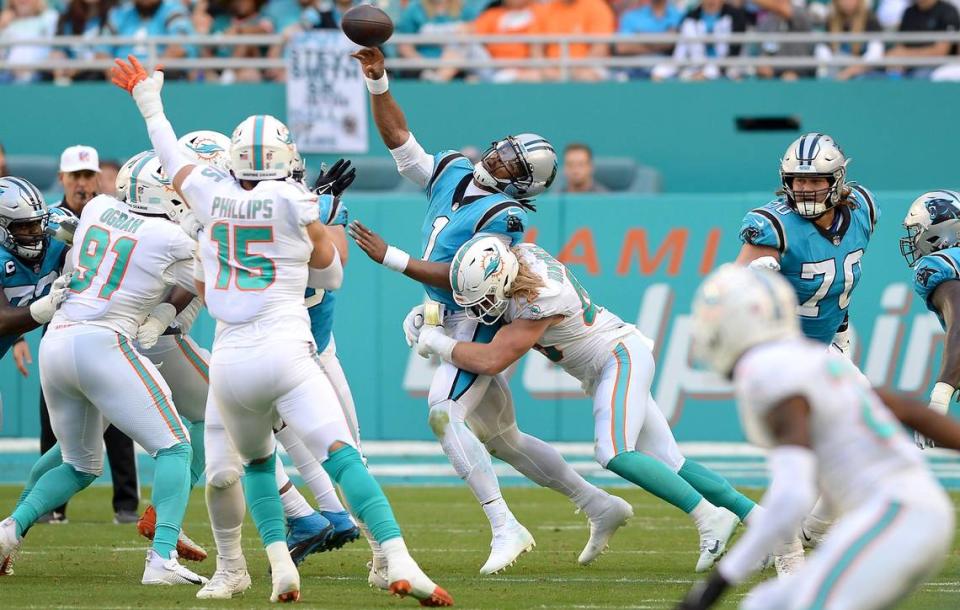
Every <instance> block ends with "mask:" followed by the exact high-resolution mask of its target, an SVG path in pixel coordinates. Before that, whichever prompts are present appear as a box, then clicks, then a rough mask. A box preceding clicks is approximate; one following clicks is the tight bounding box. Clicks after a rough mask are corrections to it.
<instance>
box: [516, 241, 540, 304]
mask: <svg viewBox="0 0 960 610" xmlns="http://www.w3.org/2000/svg"><path fill="white" fill-rule="evenodd" d="M510 251H511V252H513V254H514V256H516V257H517V262H518V263H519V269H518V270H517V277H516V278H514V280H513V285H512V286H511V287H510V294H509V295H508V296H509V297H510V298H515V299H526V301H527V303H533V302H534V301H535V300H536V299H537V297H538V296H539V295H540V289H541V288H545V287H546V284H544V283H543V280H542V279H541V278H540V276H539V275H537V274H536V273H534V272H533V270H532V269H530V267H529V266H527V263H526V262H525V261H524V260H523V257H522V256H520V251H519V250H518V249H517V248H510Z"/></svg>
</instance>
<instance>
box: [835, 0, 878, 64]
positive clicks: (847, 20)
mask: <svg viewBox="0 0 960 610" xmlns="http://www.w3.org/2000/svg"><path fill="white" fill-rule="evenodd" d="M837 2H838V0H833V7H832V8H831V10H830V16H829V17H827V31H828V32H830V33H832V34H836V33H842V32H843V31H844V27H843V26H844V25H846V24H849V25H850V33H851V34H858V33H860V32H863V31H865V30H866V29H867V19H868V18H869V17H870V8H869V7H868V6H867V1H866V0H859V1H858V3H857V8H856V9H855V10H854V11H853V13H852V14H850V15H842V14H840V10H839V8H838V7H837ZM832 46H833V52H834V53H839V52H840V43H839V42H834V43H833V45H832ZM862 49H863V43H862V42H854V43H851V45H850V51H851V52H852V53H853V54H854V55H860V52H861V50H862Z"/></svg>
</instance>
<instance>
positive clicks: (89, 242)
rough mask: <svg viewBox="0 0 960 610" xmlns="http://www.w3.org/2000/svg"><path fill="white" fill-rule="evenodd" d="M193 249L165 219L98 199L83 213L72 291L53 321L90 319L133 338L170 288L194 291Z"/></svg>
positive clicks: (73, 254)
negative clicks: (141, 213) (143, 214)
mask: <svg viewBox="0 0 960 610" xmlns="http://www.w3.org/2000/svg"><path fill="white" fill-rule="evenodd" d="M193 250H194V243H193V240H191V239H190V238H189V237H187V236H186V234H184V232H183V231H182V230H181V229H180V227H179V226H177V225H176V224H175V223H173V222H171V221H169V220H167V219H166V218H158V217H153V216H141V215H138V214H136V213H134V212H131V211H130V208H129V207H127V204H126V203H123V202H122V201H118V200H117V199H114V198H113V197H110V196H108V195H98V196H97V197H94V198H93V199H91V200H90V201H89V202H87V205H85V206H84V207H83V212H82V213H81V214H80V225H79V226H78V227H77V231H76V233H75V235H74V238H73V249H72V250H71V251H70V260H69V264H68V265H67V266H68V267H71V268H72V269H73V270H74V276H73V279H72V280H71V281H70V293H69V294H68V296H67V300H66V301H65V302H64V303H63V305H61V306H60V309H59V310H58V311H57V313H56V315H55V316H54V318H53V322H52V323H54V324H55V323H57V322H86V323H88V324H96V325H100V326H106V327H107V328H110V329H113V330H115V331H117V332H118V333H121V334H123V335H126V336H128V337H135V336H136V334H137V327H139V326H140V324H141V323H143V321H144V319H145V318H146V317H147V316H148V315H149V314H150V312H151V311H153V308H154V307H155V306H156V305H157V304H158V303H160V302H161V300H162V299H163V296H164V295H165V294H166V292H167V289H168V288H169V287H170V286H172V285H180V286H182V287H184V288H186V289H187V290H190V291H191V292H193V291H195V290H196V289H195V288H194V285H193V271H192V269H193Z"/></svg>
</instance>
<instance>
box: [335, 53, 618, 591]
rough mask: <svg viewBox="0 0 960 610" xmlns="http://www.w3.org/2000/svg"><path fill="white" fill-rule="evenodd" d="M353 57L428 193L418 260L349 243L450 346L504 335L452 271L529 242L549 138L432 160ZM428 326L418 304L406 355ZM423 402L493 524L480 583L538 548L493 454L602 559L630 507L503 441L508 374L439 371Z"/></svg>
mask: <svg viewBox="0 0 960 610" xmlns="http://www.w3.org/2000/svg"><path fill="white" fill-rule="evenodd" d="M354 57H355V58H357V59H358V60H359V61H360V63H361V66H362V69H363V73H364V77H365V79H366V82H367V87H368V89H369V90H370V93H371V96H370V105H371V108H372V110H373V118H374V121H375V122H376V125H377V129H378V130H379V132H380V137H381V138H382V139H383V142H384V144H386V146H387V148H388V149H389V150H390V154H391V155H392V156H393V158H394V161H396V164H397V169H398V171H399V172H400V174H402V175H403V176H404V177H405V178H407V179H409V180H410V181H411V182H413V183H414V184H416V185H417V186H418V187H420V188H421V189H422V190H423V193H424V195H426V197H427V210H426V215H425V217H424V221H423V225H422V230H421V235H422V248H423V249H422V252H421V256H420V257H419V259H418V258H411V257H410V256H409V255H408V254H406V253H405V252H403V251H401V250H399V249H398V248H394V247H393V246H389V247H388V246H387V245H386V243H385V242H384V241H383V240H382V239H380V237H379V236H377V235H376V234H375V233H373V232H372V231H370V230H369V229H367V228H366V227H364V226H363V225H361V224H359V223H357V222H354V223H353V224H351V225H350V232H351V236H352V237H353V238H354V239H355V240H356V241H357V244H358V245H360V247H361V248H362V249H363V250H364V252H365V253H366V254H367V255H368V256H370V258H371V259H373V260H374V261H375V262H377V263H380V264H383V265H384V266H386V267H388V268H390V269H393V270H396V271H400V272H402V273H404V274H405V275H407V276H408V277H410V278H412V279H414V280H416V281H418V282H420V283H422V284H423V287H424V290H425V291H426V293H427V297H428V299H429V300H430V301H433V302H435V303H440V304H442V305H443V306H445V314H443V319H442V322H443V326H444V328H445V329H447V330H448V332H449V333H450V334H451V336H454V337H456V338H457V339H458V340H461V341H474V342H480V343H488V342H489V341H490V340H491V339H492V338H493V336H494V335H495V334H496V332H497V328H498V327H499V325H498V324H485V323H483V321H484V320H482V319H481V318H482V317H483V316H479V315H476V314H475V313H474V312H472V311H469V310H465V309H464V308H463V307H461V306H459V305H458V304H457V302H456V301H455V300H454V299H453V294H452V292H451V286H450V279H449V269H450V263H451V261H453V259H454V256H455V254H456V253H457V251H458V250H459V249H460V247H461V246H463V245H464V244H465V243H466V242H468V241H469V240H470V239H471V238H473V237H474V236H475V235H478V234H480V235H494V236H496V237H498V238H499V239H500V240H501V241H502V242H503V243H504V244H505V245H508V246H513V245H516V244H518V243H519V242H520V241H521V240H522V239H523V234H524V231H525V230H526V227H527V222H528V221H527V214H528V212H530V211H533V210H534V207H533V205H532V203H531V201H530V200H531V199H532V198H534V197H536V196H537V195H540V194H542V193H544V192H545V191H546V190H547V189H549V188H550V185H551V184H552V183H553V180H554V178H555V177H556V174H557V155H556V152H555V151H554V149H553V146H552V145H551V144H550V142H549V141H547V140H546V139H545V138H543V137H541V136H539V135H536V134H533V133H521V134H518V135H513V136H508V137H506V138H503V139H501V140H498V141H496V142H494V143H493V144H492V145H491V146H490V148H489V149H488V150H487V151H486V152H485V153H484V154H483V155H482V157H481V159H480V161H479V162H477V163H476V165H474V164H473V163H471V162H470V161H469V160H468V159H467V158H466V157H464V156H463V155H462V154H460V153H458V152H456V151H453V150H446V151H442V152H440V153H437V154H429V153H427V152H426V151H425V150H424V149H423V147H422V146H421V145H420V144H419V143H418V142H417V140H416V138H414V137H413V134H412V133H410V130H409V128H408V127H407V121H406V117H405V116H404V114H403V111H402V110H401V109H400V106H399V105H398V104H397V102H396V100H395V99H394V98H393V96H392V95H391V94H390V92H389V90H388V89H389V87H388V85H387V75H386V72H385V71H384V66H383V55H382V54H381V53H380V51H378V50H377V49H363V50H361V51H359V52H358V53H356V54H355V55H354ZM487 321H488V322H489V321H490V320H487ZM423 322H424V306H423V305H418V306H416V307H414V308H413V310H411V312H410V313H409V314H408V315H407V318H406V319H405V320H404V335H405V336H406V339H407V343H408V345H411V346H413V344H415V343H416V340H417V335H418V334H419V331H420V327H422V326H423ZM428 403H429V407H430V412H429V423H430V428H431V430H433V432H434V434H435V435H436V436H437V439H438V440H439V441H440V445H441V446H442V447H443V451H444V453H445V454H446V455H447V458H448V459H449V460H450V463H451V464H452V465H453V467H454V469H455V470H456V471H457V474H458V475H459V476H460V478H462V479H463V480H464V481H465V482H466V483H467V485H469V486H470V488H471V490H472V491H473V493H474V495H475V496H476V498H477V500H478V501H479V503H480V504H481V506H482V507H483V510H484V513H485V514H486V516H487V519H488V520H489V521H490V527H491V530H492V533H493V541H492V543H491V545H490V546H491V552H490V556H489V558H488V559H487V561H486V563H485V564H484V565H483V567H481V568H480V572H481V574H493V573H496V572H499V571H500V570H503V569H504V568H506V567H508V566H510V565H511V564H512V563H513V562H514V561H516V559H517V557H519V556H520V555H521V554H522V553H524V552H526V551H529V550H530V549H532V548H533V546H534V540H533V536H531V535H530V532H529V531H527V529H526V528H525V527H523V525H521V524H520V522H519V521H517V519H516V518H515V517H514V515H513V513H512V512H511V511H510V509H509V508H508V507H507V504H506V502H505V501H504V500H503V496H502V494H501V493H500V486H499V483H498V481H497V477H496V474H495V473H494V471H493V466H492V463H491V460H490V456H489V455H488V452H490V453H494V454H495V455H496V456H497V457H498V458H500V459H502V460H504V461H506V462H507V463H509V464H511V465H512V466H514V467H515V468H516V469H517V470H519V471H520V472H521V473H523V474H524V475H525V476H527V477H528V478H530V479H531V480H532V481H534V482H536V483H538V484H540V485H543V486H545V487H549V488H551V489H555V490H557V491H559V492H560V493H563V494H564V495H566V496H567V497H568V498H570V500H571V501H573V502H574V503H575V504H577V506H578V507H579V508H581V509H583V511H584V513H586V515H587V518H588V519H589V521H590V541H589V542H588V543H587V548H586V549H585V551H584V553H583V554H581V557H580V561H581V563H589V562H590V561H592V560H593V559H594V558H595V557H596V556H597V555H599V553H600V551H602V550H603V548H604V547H605V545H606V541H607V540H608V539H609V538H610V536H612V535H613V533H614V532H615V531H616V530H617V529H618V528H619V527H620V526H622V525H623V524H624V523H625V522H626V519H627V518H628V517H629V515H630V514H632V511H631V510H630V508H629V506H624V504H625V503H623V502H622V501H619V502H618V500H617V499H616V498H614V497H613V496H610V495H609V494H607V493H606V492H603V491H601V490H599V489H597V488H596V487H594V486H593V485H590V484H589V483H587V482H586V481H585V480H584V479H583V477H581V476H580V475H579V474H577V473H576V471H574V470H573V468H571V467H570V465H569V464H567V463H566V462H564V461H563V458H562V457H561V455H560V453H559V452H558V451H557V450H556V449H555V448H554V447H552V446H550V445H549V444H547V443H545V442H543V441H542V440H540V439H538V438H536V437H533V436H530V435H529V434H524V433H523V432H521V431H519V430H518V429H517V427H516V425H512V426H509V429H506V430H504V429H503V427H502V426H500V423H502V422H504V421H514V415H513V399H512V396H511V393H510V387H509V384H508V381H507V377H506V375H505V373H500V374H497V375H477V374H474V373H471V372H469V371H466V370H462V369H459V368H457V367H456V366H455V365H453V364H450V363H443V364H441V365H440V367H439V368H438V369H437V371H436V373H435V374H434V376H433V380H432V382H431V386H430V392H429V398H428Z"/></svg>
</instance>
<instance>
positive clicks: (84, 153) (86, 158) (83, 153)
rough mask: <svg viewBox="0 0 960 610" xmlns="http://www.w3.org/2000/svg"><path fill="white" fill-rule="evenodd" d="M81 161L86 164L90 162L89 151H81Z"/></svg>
mask: <svg viewBox="0 0 960 610" xmlns="http://www.w3.org/2000/svg"><path fill="white" fill-rule="evenodd" d="M80 160H81V161H83V162H84V163H86V162H87V161H89V160H90V153H89V152H87V151H85V150H81V151H80Z"/></svg>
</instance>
